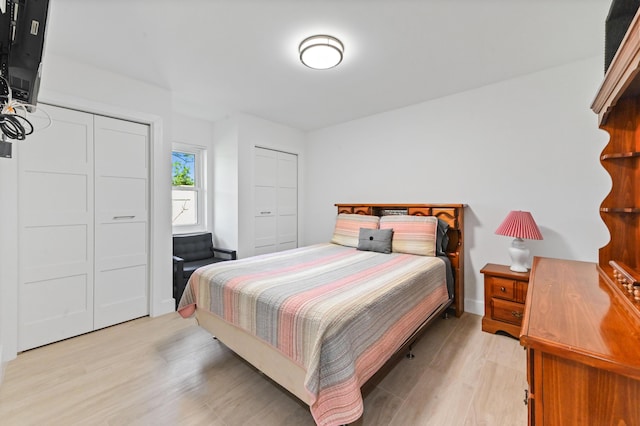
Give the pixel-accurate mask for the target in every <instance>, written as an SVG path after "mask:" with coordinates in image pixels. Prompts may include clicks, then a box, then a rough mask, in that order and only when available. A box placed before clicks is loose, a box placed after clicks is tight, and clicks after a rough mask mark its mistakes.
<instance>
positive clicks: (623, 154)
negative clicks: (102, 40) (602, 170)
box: [600, 151, 640, 161]
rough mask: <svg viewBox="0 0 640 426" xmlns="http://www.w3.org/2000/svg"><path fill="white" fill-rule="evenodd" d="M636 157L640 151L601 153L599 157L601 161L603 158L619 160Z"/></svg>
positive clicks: (639, 154)
mask: <svg viewBox="0 0 640 426" xmlns="http://www.w3.org/2000/svg"><path fill="white" fill-rule="evenodd" d="M636 157H640V152H637V151H630V152H618V153H611V154H603V155H602V156H601V157H600V160H601V161H604V160H620V159H627V158H636Z"/></svg>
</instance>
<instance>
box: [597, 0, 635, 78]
mask: <svg viewBox="0 0 640 426" xmlns="http://www.w3.org/2000/svg"><path fill="white" fill-rule="evenodd" d="M638 6H640V0H613V1H612V2H611V7H610V8H609V14H608V15H607V19H606V20H605V34H604V71H605V72H607V70H608V69H609V65H611V61H612V60H613V57H614V56H615V55H616V52H617V51H618V47H620V43H622V39H623V38H624V35H625V34H626V33H627V29H629V25H630V24H631V21H632V20H633V17H634V16H635V15H636V12H637V11H638Z"/></svg>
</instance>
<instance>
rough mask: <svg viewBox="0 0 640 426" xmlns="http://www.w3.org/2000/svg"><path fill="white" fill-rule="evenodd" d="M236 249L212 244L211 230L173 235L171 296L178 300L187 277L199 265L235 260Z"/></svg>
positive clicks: (185, 284)
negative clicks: (202, 232)
mask: <svg viewBox="0 0 640 426" xmlns="http://www.w3.org/2000/svg"><path fill="white" fill-rule="evenodd" d="M235 259H236V251H235V250H226V249H219V248H215V247H214V246H213V240H212V235H211V232H206V233H204V234H191V235H174V236H173V297H174V299H176V308H177V307H178V302H180V298H181V297H182V293H184V288H185V287H186V286H187V281H189V277H190V276H191V274H193V271H195V270H196V269H198V268H199V267H201V266H205V265H210V264H212V263H216V262H222V261H225V260H235Z"/></svg>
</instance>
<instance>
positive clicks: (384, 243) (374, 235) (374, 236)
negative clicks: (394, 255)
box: [358, 228, 393, 253]
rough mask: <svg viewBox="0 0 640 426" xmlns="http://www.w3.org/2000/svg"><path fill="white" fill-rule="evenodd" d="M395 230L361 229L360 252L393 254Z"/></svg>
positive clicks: (359, 236) (359, 238)
mask: <svg viewBox="0 0 640 426" xmlns="http://www.w3.org/2000/svg"><path fill="white" fill-rule="evenodd" d="M392 237H393V229H366V228H360V234H359V235H358V250H364V251H377V252H378V253H391V238H392Z"/></svg>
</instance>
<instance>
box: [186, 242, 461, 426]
mask: <svg viewBox="0 0 640 426" xmlns="http://www.w3.org/2000/svg"><path fill="white" fill-rule="evenodd" d="M447 300H448V294H447V288H446V283H445V264H444V262H443V261H442V260H440V259H438V258H436V257H428V256H415V255H410V254H400V253H391V254H381V253H375V252H370V251H358V250H356V249H355V248H351V247H344V246H340V245H335V244H317V245H312V246H308V247H302V248H298V249H293V250H288V251H284V252H279V253H272V254H267V255H261V256H256V257H251V258H246V259H240V260H237V261H232V262H220V263H216V264H213V265H210V266H205V267H203V268H200V269H198V270H196V271H195V272H194V273H193V275H192V277H191V279H190V280H189V283H188V284H187V288H186V289H185V292H184V294H183V296H182V299H181V301H180V305H179V307H178V311H179V312H180V314H181V315H182V316H183V317H185V318H187V317H190V316H192V315H193V313H194V312H195V308H196V306H197V307H198V309H205V310H208V311H210V312H211V313H213V314H215V315H217V316H219V317H220V318H223V319H224V320H226V321H227V322H229V323H232V324H234V325H236V326H238V327H240V328H243V329H244V330H246V331H248V332H250V333H252V334H253V335H255V336H256V337H258V338H260V339H262V340H263V341H265V342H267V343H268V344H270V345H271V346H273V347H274V348H276V349H277V350H279V351H280V352H281V353H283V354H284V355H286V356H287V357H289V358H290V359H291V360H293V361H294V362H296V363H297V364H299V365H301V366H302V367H303V368H304V369H305V371H306V378H305V383H304V385H305V388H306V389H307V391H308V392H309V394H310V395H311V400H312V404H311V413H312V415H313V417H314V419H315V421H316V423H318V424H319V425H339V424H348V423H351V422H353V421H355V420H357V419H358V418H359V417H360V416H361V415H362V411H363V401H362V394H361V392H360V387H361V386H362V384H364V382H366V381H367V379H369V377H371V376H372V375H373V374H374V373H375V372H376V371H378V369H379V368H380V367H381V366H382V365H383V364H384V363H385V362H386V361H387V360H388V359H389V358H390V357H391V355H393V354H394V353H395V352H396V351H397V349H398V348H400V346H402V344H403V343H404V342H405V341H406V340H407V339H408V338H409V337H410V336H411V334H412V333H413V332H414V331H415V330H416V329H417V328H418V326H419V325H420V324H421V323H422V322H424V321H425V320H426V319H427V318H428V317H429V316H430V314H431V313H432V312H434V311H435V309H437V308H438V307H439V306H440V305H442V304H443V303H445V302H446V301H447Z"/></svg>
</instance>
